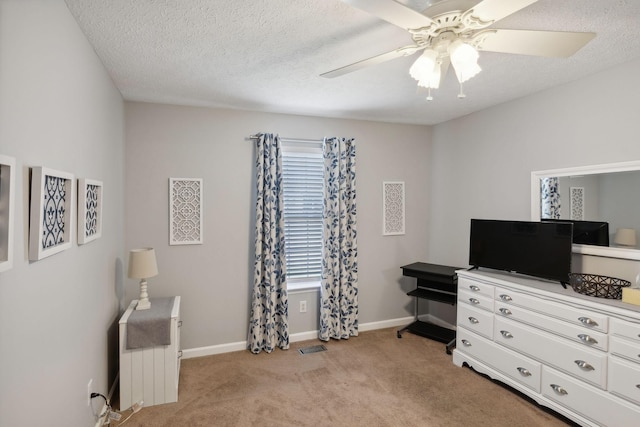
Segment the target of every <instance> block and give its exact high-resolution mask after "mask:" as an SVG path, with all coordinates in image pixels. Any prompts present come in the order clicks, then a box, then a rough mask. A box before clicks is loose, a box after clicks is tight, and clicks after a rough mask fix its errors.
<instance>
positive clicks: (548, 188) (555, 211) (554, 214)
mask: <svg viewBox="0 0 640 427" xmlns="http://www.w3.org/2000/svg"><path fill="white" fill-rule="evenodd" d="M558 186H559V180H558V178H557V177H547V178H543V179H542V180H541V181H540V218H545V219H549V218H550V219H560V192H559V191H558Z"/></svg>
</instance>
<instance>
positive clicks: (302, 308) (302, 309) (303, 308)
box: [300, 301, 307, 313]
mask: <svg viewBox="0 0 640 427" xmlns="http://www.w3.org/2000/svg"><path fill="white" fill-rule="evenodd" d="M306 312H307V302H306V301H300V313H306Z"/></svg>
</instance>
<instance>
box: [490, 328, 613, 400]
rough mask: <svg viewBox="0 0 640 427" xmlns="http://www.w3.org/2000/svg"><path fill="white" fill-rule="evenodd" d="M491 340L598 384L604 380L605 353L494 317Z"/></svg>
mask: <svg viewBox="0 0 640 427" xmlns="http://www.w3.org/2000/svg"><path fill="white" fill-rule="evenodd" d="M493 336H494V340H495V341H496V342H497V343H499V344H502V345H504V346H507V347H510V348H512V349H514V350H516V351H518V352H521V353H525V354H526V355H528V356H531V357H532V358H534V359H536V360H539V361H541V362H543V363H546V364H549V365H552V366H555V367H556V368H558V369H561V370H563V371H565V372H567V373H569V374H571V375H573V376H575V377H577V378H580V379H581V380H583V381H587V382H589V383H591V384H593V385H596V386H598V387H600V388H603V389H604V388H606V384H607V355H606V353H603V352H600V351H598V350H593V349H590V348H585V347H581V346H578V345H577V344H576V343H574V342H571V341H568V340H566V339H564V338H560V337H557V336H555V335H552V334H549V333H545V332H542V331H539V330H536V329H534V328H532V327H530V326H527V325H523V324H520V323H518V322H514V321H512V320H509V319H504V318H502V317H496V319H495V326H494V332H493Z"/></svg>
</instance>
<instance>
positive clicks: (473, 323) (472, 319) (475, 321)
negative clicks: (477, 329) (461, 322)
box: [469, 317, 480, 325]
mask: <svg viewBox="0 0 640 427" xmlns="http://www.w3.org/2000/svg"><path fill="white" fill-rule="evenodd" d="M469 322H471V324H472V325H475V324H478V323H480V321H479V320H478V319H476V318H475V317H469Z"/></svg>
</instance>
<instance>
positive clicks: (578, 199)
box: [570, 187, 584, 221]
mask: <svg viewBox="0 0 640 427" xmlns="http://www.w3.org/2000/svg"><path fill="white" fill-rule="evenodd" d="M570 193H571V219H573V220H578V221H582V220H583V219H584V187H571V188H570Z"/></svg>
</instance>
